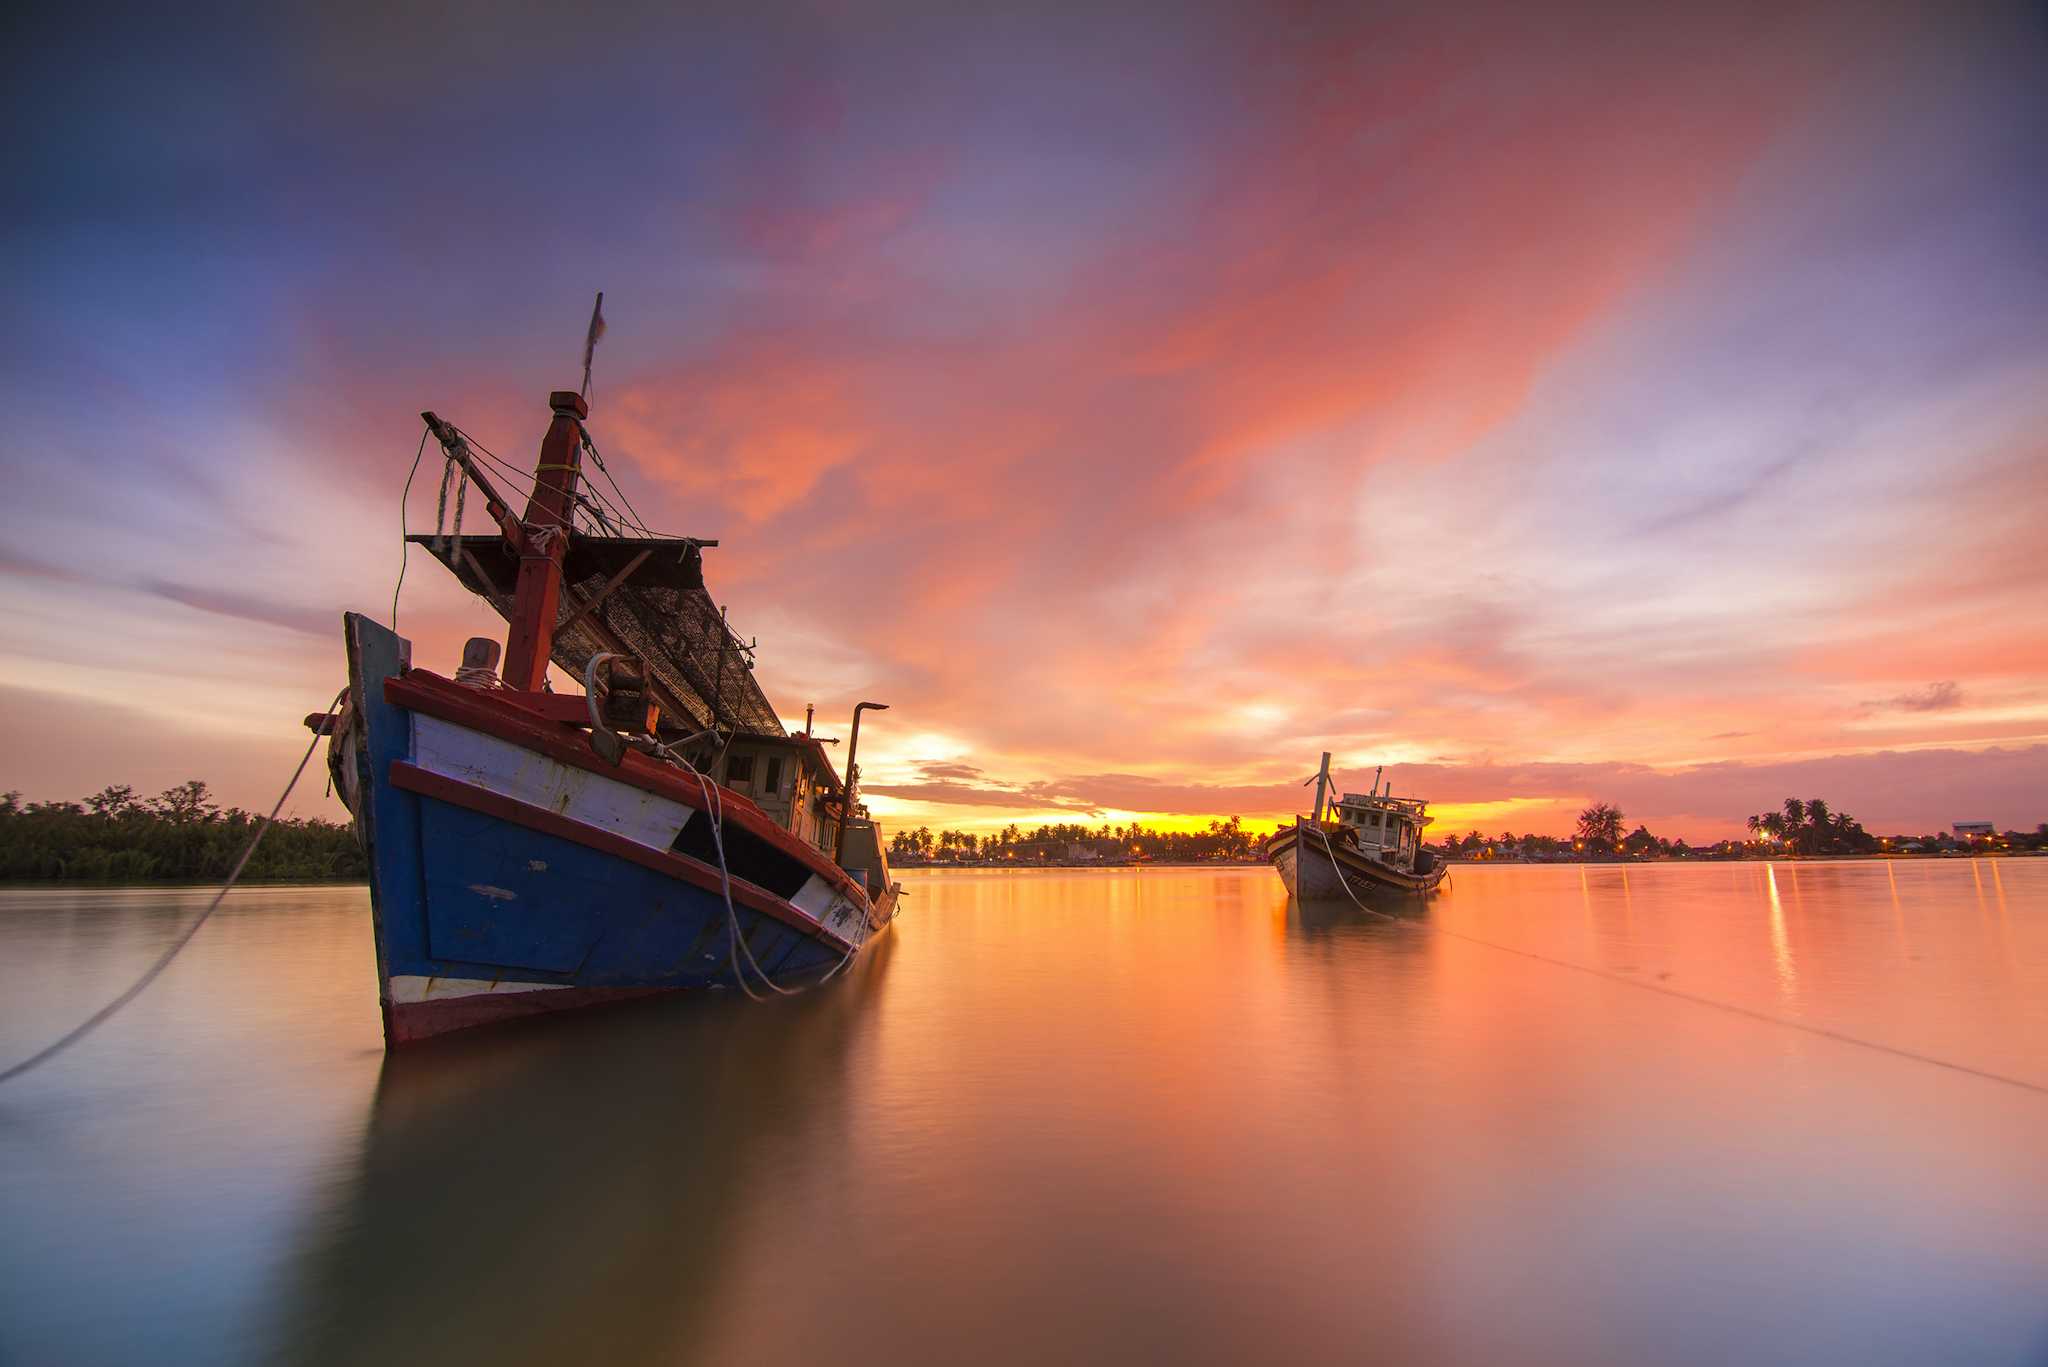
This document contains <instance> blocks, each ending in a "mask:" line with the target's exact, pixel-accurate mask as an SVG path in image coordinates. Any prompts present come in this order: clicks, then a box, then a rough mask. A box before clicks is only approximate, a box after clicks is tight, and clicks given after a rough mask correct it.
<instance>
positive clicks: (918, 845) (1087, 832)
mask: <svg viewBox="0 0 2048 1367" xmlns="http://www.w3.org/2000/svg"><path fill="white" fill-rule="evenodd" d="M1264 839H1265V837H1264V836H1263V835H1260V834H1257V833H1255V832H1253V831H1251V830H1249V829H1247V828H1246V827H1245V824H1244V823H1243V822H1242V821H1241V820H1239V819H1238V818H1237V817H1234V816H1233V817H1231V818H1229V819H1228V820H1216V821H1211V822H1210V823H1209V825H1208V827H1207V829H1205V830H1194V831H1153V830H1147V829H1146V828H1145V827H1144V826H1143V825H1142V824H1140V823H1138V822H1135V821H1134V822H1131V823H1130V824H1128V825H1123V826H1112V825H1110V824H1109V823H1108V822H1103V823H1102V824H1100V825H1096V826H1083V825H1080V824H1078V823H1073V822H1069V823H1063V824H1061V825H1056V826H1038V827H1035V828H1033V829H1032V830H1030V831H1028V832H1027V831H1025V830H1024V829H1022V828H1021V827H1019V826H1016V825H1014V824H1013V825H1010V826H1006V827H1004V828H1003V829H1002V830H1000V831H996V832H993V833H992V834H989V835H985V836H977V835H976V834H975V833H974V832H972V831H938V832H933V831H932V829H931V828H930V827H928V826H919V827H917V828H916V829H915V830H899V831H897V832H896V833H895V834H894V835H893V836H891V837H890V838H889V857H890V858H891V859H899V860H903V861H906V862H914V861H919V860H923V861H934V860H939V861H946V862H961V863H975V862H983V863H1014V862H1016V861H1018V860H1027V861H1028V860H1035V859H1048V858H1052V859H1064V858H1066V857H1068V853H1069V852H1070V851H1072V850H1073V849H1075V848H1076V847H1078V848H1080V849H1082V850H1085V851H1087V856H1088V857H1089V858H1094V859H1115V858H1125V859H1154V860H1161V861H1166V862H1172V863H1184V862H1186V863H1192V862H1197V861H1203V860H1217V859H1252V858H1256V857H1257V855H1258V852H1259V845H1260V843H1261V842H1262V841H1263V840H1264Z"/></svg>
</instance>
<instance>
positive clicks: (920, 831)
mask: <svg viewBox="0 0 2048 1367" xmlns="http://www.w3.org/2000/svg"><path fill="white" fill-rule="evenodd" d="M1747 824H1748V828H1749V831H1750V839H1749V840H1747V841H1743V840H1722V841H1717V842H1714V843H1710V844H1705V845H1689V844H1687V843H1686V841H1685V840H1684V838H1683V837H1680V838H1676V839H1671V838H1667V837H1664V836H1661V835H1657V834H1655V833H1653V832H1652V831H1651V830H1650V829H1649V828H1648V827H1647V826H1645V825H1642V824H1640V823H1639V824H1638V825H1637V826H1636V827H1635V829H1633V830H1628V829H1626V827H1627V822H1626V820H1625V819H1624V817H1623V814H1622V811H1621V808H1619V807H1617V806H1615V805H1614V804H1613V803H1611V802H1596V803H1594V804H1592V805H1591V806H1589V807H1587V808H1585V809H1584V810H1583V811H1581V812H1580V813H1579V816H1578V821H1577V824H1576V826H1575V828H1574V831H1573V833H1572V834H1571V835H1566V836H1553V835H1534V834H1529V835H1516V834H1515V833H1514V832H1512V831H1503V832H1502V833H1501V834H1499V835H1495V836H1489V835H1485V834H1483V833H1481V832H1479V831H1468V832H1466V833H1465V834H1464V835H1462V836H1460V835H1446V836H1443V837H1441V838H1439V839H1437V840H1434V841H1430V842H1427V847H1428V848H1431V849H1434V850H1436V851H1438V852H1439V853H1441V854H1442V855H1444V856H1445V857H1446V858H1450V859H1539V860H1540V859H1559V860H1564V859H1614V858H1628V859H1687V858H1702V857H1716V858H1742V857H1746V856H1747V857H1759V856H1769V855H1781V856H1782V855H1786V854H1804V855H1846V854H1876V853H1881V852H1886V851H1892V852H1900V851H1905V852H1910V851H1912V850H1914V849H1916V848H1918V849H1924V850H1929V851H1942V850H1955V849H1965V848H1980V847H1990V848H2021V849H2043V848H2048V823H2043V824H2042V825H2041V826H2039V827H2038V828H2037V829H2036V830H2035V831H2034V832H2033V833H2032V834H2031V835H2024V834H2019V833H2016V832H2008V833H2006V834H2005V835H2004V836H1999V837H1995V838H1993V839H1991V840H1988V841H1981V842H1978V843H1977V844H1976V845H1972V844H1971V842H1968V841H1964V840H1958V839H1957V838H1956V837H1954V836H1950V835H1943V834H1928V835H1901V836H1895V837H1885V838H1879V837H1877V836H1874V835H1872V834H1870V832H1868V831H1866V830H1864V829H1863V824H1862V823H1861V822H1859V821H1857V820H1856V818H1854V817H1852V816H1850V815H1849V814H1848V813H1846V812H1837V811H1835V810H1834V808H1833V806H1832V805H1831V804H1830V803H1828V802H1827V801H1826V800H1825V799H1823V798H1803V799H1802V798H1796V797H1788V798H1786V799H1785V803H1784V806H1783V807H1782V808H1780V809H1779V810H1776V811H1771V812H1763V813H1759V814H1758V815H1756V816H1752V817H1750V818H1749V819H1748V823H1747ZM1263 840H1264V836H1263V835H1261V834H1257V833H1254V832H1253V831H1251V830H1250V829H1248V828H1247V827H1246V826H1245V825H1244V823H1243V822H1242V821H1241V820H1240V819H1239V818H1237V817H1234V816H1233V817H1231V818H1230V819H1229V820H1227V821H1221V820H1219V821H1211V822H1210V823H1209V826H1208V829H1206V830H1197V831H1149V830H1146V829H1145V828H1144V827H1143V826H1142V825H1139V824H1136V823H1133V824H1131V825H1128V826H1112V825H1108V824H1103V825H1099V826H1095V827H1088V826H1082V825H1074V824H1069V825H1058V826H1039V827H1037V828H1036V829H1034V830H1031V831H1029V832H1026V831H1023V830H1020V829H1019V828H1018V827H1016V826H1014V825H1013V826H1009V827H1006V828H1005V829H1003V830H1001V831H998V832H995V833H994V834H991V835H986V836H977V835H975V834H974V833H973V832H972V831H952V830H941V831H937V832H934V831H933V830H931V829H930V828H929V827H926V826H919V827H917V828H916V829H915V830H899V831H897V832H896V834H895V835H894V836H893V837H892V838H891V839H890V841H889V857H890V858H892V859H897V860H902V861H905V862H943V863H953V862H958V863H1016V862H1020V861H1021V862H1036V861H1041V860H1065V859H1067V858H1069V857H1070V852H1074V851H1082V852H1085V855H1084V857H1087V858H1091V859H1098V860H1099V859H1105V858H1132V859H1151V860H1161V861H1173V862H1183V861H1185V862H1199V861H1205V860H1221V859H1256V858H1257V857H1258V855H1259V848H1260V845H1261V844H1262V842H1263Z"/></svg>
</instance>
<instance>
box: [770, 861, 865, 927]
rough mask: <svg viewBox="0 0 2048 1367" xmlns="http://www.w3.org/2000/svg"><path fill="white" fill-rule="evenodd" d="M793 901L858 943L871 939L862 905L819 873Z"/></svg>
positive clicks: (823, 922)
mask: <svg viewBox="0 0 2048 1367" xmlns="http://www.w3.org/2000/svg"><path fill="white" fill-rule="evenodd" d="M789 904H790V905H791V906H793V907H795V908H796V909H797V910H798V911H801V912H802V913H803V914H804V915H806V916H808V917H810V918H811V919H813V920H815V921H816V922H817V923H818V924H819V925H821V926H824V927H826V928H827V929H830V930H833V931H836V932H838V933H839V934H841V935H843V936H845V937H846V938H847V939H849V940H851V941H853V942H854V943H855V944H859V943H860V942H861V941H862V940H863V939H865V938H867V927H868V918H867V915H866V914H865V913H864V912H863V911H862V910H861V907H860V905H859V904H858V903H856V902H855V901H854V900H853V899H852V898H850V897H848V896H847V895H846V894H845V893H843V892H841V891H840V890H839V889H837V888H835V887H833V886H832V885H831V884H830V883H827V882H826V881H825V880H824V879H822V878H820V877H818V875H817V874H815V873H814V874H812V875H811V876H810V877H809V878H807V879H805V880H804V885H803V886H802V887H800V888H798V889H797V892H796V896H794V897H792V898H790V899H789Z"/></svg>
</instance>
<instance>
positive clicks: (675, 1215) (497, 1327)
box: [275, 939, 892, 1367]
mask: <svg viewBox="0 0 2048 1367" xmlns="http://www.w3.org/2000/svg"><path fill="white" fill-rule="evenodd" d="M891 952H892V951H891V947H890V945H889V943H888V942H887V941H886V939H885V941H884V942H883V943H881V944H878V945H876V946H874V948H873V950H872V952H871V953H870V954H868V955H864V956H863V957H862V960H861V961H860V962H859V963H857V964H856V965H855V966H854V967H853V968H852V969H851V970H850V971H849V973H848V974H847V975H846V979H845V980H844V981H841V982H836V983H834V984H832V985H831V986H830V987H829V988H827V989H824V990H820V991H815V992H811V993H807V994H805V995H803V996H801V997H798V998H796V999H793V1000H790V1001H780V1002H777V1003H776V1009H774V1010H766V1009H763V1008H761V1007H758V1006H754V1005H751V1004H750V1003H748V1002H746V1001H744V1000H743V999H741V998H740V997H739V996H738V994H737V993H734V994H729V995H728V994H718V995H717V996H715V997H711V998H708V999H707V998H701V997H700V998H695V999H687V1000H683V999H671V1000H666V1001H660V1002H650V1003H645V1004H640V1005H634V1006H625V1007H620V1008H617V1009H615V1010H612V1011H608V1012H602V1013H597V1014H595V1015H592V1016H590V1017H588V1018H580V1019H579V1018H575V1017H569V1018H556V1019H554V1020H552V1021H549V1022H547V1023H545V1024H544V1025H540V1026H537V1027H536V1026H530V1025H522V1026H518V1027H511V1028H508V1029H506V1030H504V1031H502V1032H499V1031H487V1032H482V1033H481V1034H477V1035H473V1036H469V1037H463V1036H457V1037H454V1038H451V1039H449V1040H446V1041H442V1042H439V1043H437V1044H436V1045H435V1046H433V1047H432V1048H427V1049H421V1050H417V1051H410V1052H401V1053H397V1054H392V1055H388V1056H387V1057H386V1059H385V1062H384V1070H383V1073H382V1076H381V1077H380V1079H379V1083H378V1088H377V1095H376V1099H375V1102H374V1103H373V1109H372V1113H371V1117H370V1122H369V1127H368V1133H367V1135H366V1137H365V1142H364V1147H363V1155H362V1161H361V1166H360V1171H359V1172H358V1174H357V1175H356V1177H355V1179H354V1181H353V1182H352V1183H351V1184H350V1185H348V1186H347V1187H346V1188H345V1189H343V1190H342V1191H341V1192H339V1193H338V1194H337V1196H336V1198H335V1199H334V1201H333V1202H332V1203H331V1205H330V1206H329V1207H328V1208H327V1209H326V1210H324V1211H323V1212H322V1213H321V1215H320V1217H319V1218H320V1220H321V1221H322V1223H323V1225H324V1228H321V1229H318V1230H315V1231H311V1232H309V1233H308V1235H307V1236H306V1237H305V1239H304V1240H303V1241H302V1242H303V1244H304V1245H305V1246H306V1247H307V1248H308V1250H309V1251H308V1253H307V1254H306V1256H305V1258H304V1261H303V1262H302V1264H301V1266H300V1270H299V1273H298V1275H297V1276H296V1277H295V1278H294V1279H293V1280H294V1285H293V1286H292V1287H291V1290H290V1291H289V1292H288V1296H287V1304H286V1306H285V1309H284V1321H283V1323H282V1325H281V1326H280V1333H279V1340H278V1350H277V1353H276V1355H275V1356H276V1357H277V1358H278V1359H279V1360H283V1361H290V1362H314V1363H354V1362H361V1363H376V1364H379V1365H380V1367H389V1364H391V1363H394V1362H431V1361H463V1362H477V1361H490V1362H500V1363H503V1362H603V1361H628V1360H630V1361H642V1360H673V1359H675V1358H679V1357H683V1356H687V1354H688V1350H689V1345H690V1344H691V1343H692V1342H693V1340H695V1339H696V1338H697V1337H698V1336H699V1335H701V1333H702V1332H703V1331H704V1329H705V1326H706V1322H707V1321H708V1319H709V1317H710V1314H711V1312H712V1309H713V1307H715V1306H716V1305H718V1304H719V1303H720V1289H721V1285H722V1280H723V1277H724V1275H725V1270H726V1268H727V1267H728V1265H729V1263H730V1253H731V1246H732V1243H733V1240H734V1239H735V1237H736V1230H737V1225H738V1223H739V1222H738V1214H739V1211H740V1210H741V1209H742V1208H743V1206H744V1200H743V1199H742V1198H743V1193H744V1192H745V1190H746V1189H747V1187H748V1185H749V1184H750V1183H759V1182H761V1181H763V1180H772V1179H771V1178H769V1177H768V1176H766V1174H772V1173H773V1172H775V1171H777V1170H786V1169H787V1167H788V1165H792V1164H794V1165H803V1164H806V1163H807V1162H825V1163H827V1164H829V1165H833V1166H839V1165H841V1164H843V1163H844V1162H845V1161H846V1160H845V1158H844V1157H843V1156H840V1155H830V1156H828V1155H825V1154H812V1153H809V1152H808V1151H807V1150H806V1147H805V1146H806V1144H807V1143H823V1144H825V1145H827V1146H831V1145H837V1144H843V1143H845V1142H847V1139H846V1136H847V1135H848V1134H849V1127H848V1125H846V1124H845V1123H844V1119H845V1117H844V1111H845V1108H846V1094H845V1079H846V1076H847V1066H846V1065H847V1059H848V1057H849V1054H850V1053H851V1052H852V1051H853V1049H854V1048H856V1047H857V1040H858V1038H859V1037H861V1036H862V1035H863V1033H864V1030H865V1025H866V1021H867V1019H868V1016H867V1015H865V1014H864V1011H865V1010H866V1009H867V1008H870V1007H871V1006H872V998H873V995H874V991H875V989H876V987H877V986H878V981H879V978H880V975H881V974H882V973H883V972H884V971H885V970H886V967H887V963H888V960H889V958H890V957H891ZM831 1275H832V1274H831V1269H830V1268H808V1269H804V1270H803V1271H802V1276H801V1278H800V1280H801V1282H802V1286H803V1287H804V1288H807V1289H808V1291H809V1292H813V1293H817V1294H828V1288H829V1285H830V1282H831ZM794 1285H795V1284H794V1283H793V1286H794Z"/></svg>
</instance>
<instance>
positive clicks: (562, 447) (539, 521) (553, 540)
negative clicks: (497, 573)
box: [504, 389, 590, 693]
mask: <svg viewBox="0 0 2048 1367" xmlns="http://www.w3.org/2000/svg"><path fill="white" fill-rule="evenodd" d="M548 407H550V408H551V409H553V410H554V414H555V420H554V422H553V423H551V424H549V426H548V434H547V436H546V437H545V438H544V439H543V440H542V441H541V444H540V461H539V463H538V464H536V465H535V466H534V469H533V498H532V499H531V500H530V501H529V502H528V503H527V505H526V519H525V526H524V527H523V529H522V535H521V538H520V539H521V544H520V546H519V583H518V587H517V589H516V590H515V592H514V596H513V606H512V630H511V632H510V634H508V635H507V636H506V638H505V670H504V679H505V686H506V687H507V688H516V689H519V690H520V691H521V692H526V693H532V692H537V691H538V690H539V688H540V686H541V681H542V680H543V679H545V678H546V677H547V673H548V656H549V654H550V652H551V650H552V647H553V645H554V639H555V618H556V616H557V611H558V608H559V605H560V603H561V600H562V560H563V558H564V557H565V556H566V555H567V554H568V551H569V537H570V535H571V532H570V512H571V511H572V510H573V509H574V507H575V505H576V479H577V476H578V475H579V474H580V473H581V468H582V459H583V428H582V423H583V420H584V419H585V418H588V417H589V416H590V405H589V404H588V403H586V402H584V399H583V396H582V395H581V394H578V393H576V392H575V391H573V390H568V389H558V390H556V391H555V392H554V393H552V394H550V395H548Z"/></svg>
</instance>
